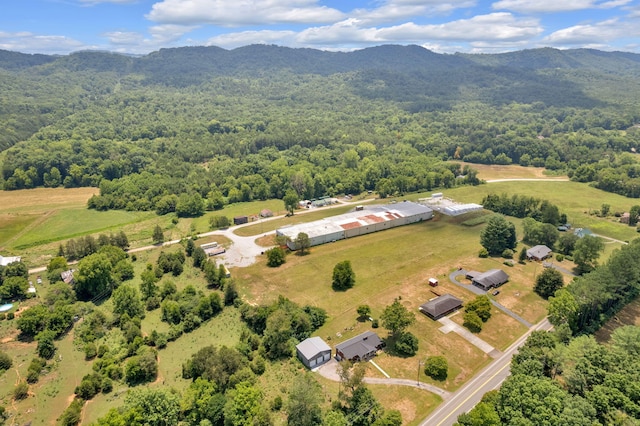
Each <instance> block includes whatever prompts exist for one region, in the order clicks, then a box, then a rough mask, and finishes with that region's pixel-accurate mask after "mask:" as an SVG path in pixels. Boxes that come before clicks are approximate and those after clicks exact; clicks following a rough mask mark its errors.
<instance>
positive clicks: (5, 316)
mask: <svg viewBox="0 0 640 426" xmlns="http://www.w3.org/2000/svg"><path fill="white" fill-rule="evenodd" d="M6 318H7V314H5V313H4V312H1V313H0V321H2V320H3V319H6Z"/></svg>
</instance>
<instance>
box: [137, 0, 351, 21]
mask: <svg viewBox="0 0 640 426" xmlns="http://www.w3.org/2000/svg"><path fill="white" fill-rule="evenodd" d="M343 17H344V15H343V13H342V12H340V11H339V10H336V9H332V8H329V7H326V6H319V5H318V4H317V1H316V0H163V1H161V2H159V3H156V4H154V5H153V6H152V8H151V12H149V14H147V15H146V18H147V19H149V20H151V21H155V22H162V23H172V24H186V25H198V24H214V25H219V26H222V27H234V26H242V25H260V24H285V23H289V24H292V23H323V22H334V21H336V20H339V19H342V18H343Z"/></svg>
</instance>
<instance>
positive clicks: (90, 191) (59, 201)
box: [0, 188, 100, 213]
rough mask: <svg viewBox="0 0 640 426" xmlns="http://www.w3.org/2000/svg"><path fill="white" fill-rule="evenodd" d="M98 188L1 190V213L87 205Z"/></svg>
mask: <svg viewBox="0 0 640 426" xmlns="http://www.w3.org/2000/svg"><path fill="white" fill-rule="evenodd" d="M99 192H100V190H99V189H98V188H35V189H22V190H19V191H0V213H44V212H46V211H49V210H59V209H67V208H70V207H73V208H75V207H79V206H85V207H86V205H87V201H88V200H89V198H91V196H92V195H94V194H98V193H99Z"/></svg>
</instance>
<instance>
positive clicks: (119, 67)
mask: <svg viewBox="0 0 640 426" xmlns="http://www.w3.org/2000/svg"><path fill="white" fill-rule="evenodd" d="M638 75H640V55H635V54H630V53H623V52H600V51H596V50H588V49H579V50H569V51H560V50H555V49H535V50H527V51H521V52H514V53H507V54H499V55H467V54H455V55H444V54H437V53H434V52H431V51H429V50H426V49H423V48H421V47H418V46H393V45H388V46H379V47H373V48H368V49H363V50H359V51H354V52H324V51H319V50H313V49H291V48H285V47H278V46H265V45H252V46H246V47H242V48H238V49H234V50H224V49H221V48H218V47H183V48H172V49H162V50H160V51H158V52H153V53H151V54H149V55H145V56H141V57H132V56H124V55H119V54H114V53H109V52H94V51H84V52H77V53H73V54H71V55H67V56H46V55H24V54H20V53H15V52H6V51H0V89H2V90H0V125H1V126H2V128H3V130H4V131H3V133H2V134H1V135H0V149H2V150H5V151H6V152H5V153H4V154H3V157H4V159H3V161H2V185H3V187H4V189H19V188H29V187H33V186H40V185H45V186H59V185H64V186H86V185H94V186H98V185H99V186H100V187H101V193H102V196H101V197H98V198H97V199H96V200H94V201H95V203H94V204H93V207H96V208H129V209H143V210H146V209H158V206H157V203H158V202H159V200H160V199H162V198H163V197H165V196H169V195H174V196H175V194H183V193H189V192H190V193H193V192H196V193H198V194H199V195H200V196H201V197H203V198H205V199H207V200H209V201H210V198H211V197H214V198H216V199H219V198H222V199H224V200H226V201H231V202H233V201H243V200H244V201H247V200H251V199H254V198H268V197H281V196H282V195H283V194H284V193H285V192H286V191H287V190H295V191H296V192H297V193H298V195H299V196H301V197H316V196H321V195H326V194H336V193H341V192H357V191H361V190H364V189H370V190H377V191H379V192H380V193H381V194H383V195H384V194H391V193H396V192H398V193H402V192H406V191H415V190H430V189H433V188H436V187H440V186H448V185H449V186H450V185H454V184H459V183H465V181H464V180H455V179H454V177H455V174H457V173H459V172H461V170H452V169H451V168H450V167H448V166H446V165H445V164H443V163H442V160H448V159H460V160H465V161H469V162H477V163H488V164H510V163H519V164H521V165H524V166H526V165H536V166H545V167H547V168H550V169H564V170H565V171H566V172H567V173H569V174H570V175H571V176H574V175H575V176H577V178H576V179H578V180H582V181H592V182H594V184H595V185H597V186H599V187H602V188H603V189H607V190H611V191H614V192H619V193H623V194H625V195H631V196H640V193H638V192H640V189H638V190H637V191H636V192H634V188H640V184H638V182H636V181H635V180H637V179H640V171H639V167H640V166H638V165H637V164H636V161H635V159H634V158H633V157H629V156H628V155H627V156H624V155H621V154H622V153H624V152H632V151H633V150H634V149H635V148H636V147H639V146H640V144H639V143H638V142H639V137H640V132H639V131H638V128H637V127H634V126H635V125H637V124H638V123H640V108H638V99H640V96H639V95H640V80H639V79H638V78H637V76H638ZM10 147H12V148H10ZM8 148H10V149H8ZM603 158H606V159H608V160H607V162H606V163H603V161H602V159H603ZM585 167H586V168H587V169H586V170H585ZM611 176H614V177H613V178H612V177H611ZM151 177H153V179H152V178H151ZM471 181H472V182H474V181H475V177H474V176H472V177H471ZM467 183H469V182H467ZM168 203H169V207H170V208H171V205H173V204H175V202H174V201H168ZM215 204H219V203H217V202H216V203H215ZM159 210H162V211H165V209H159ZM170 211H171V210H170Z"/></svg>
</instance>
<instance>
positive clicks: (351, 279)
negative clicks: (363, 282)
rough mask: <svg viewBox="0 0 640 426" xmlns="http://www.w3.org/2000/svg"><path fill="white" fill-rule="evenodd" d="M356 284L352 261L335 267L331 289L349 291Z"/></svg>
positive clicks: (339, 263) (343, 262) (344, 261)
mask: <svg viewBox="0 0 640 426" xmlns="http://www.w3.org/2000/svg"><path fill="white" fill-rule="evenodd" d="M355 283H356V273H355V272H354V271H353V269H352V268H351V261H349V260H343V261H342V262H338V263H337V264H336V266H334V267H333V278H332V280H331V287H332V288H333V289H334V290H337V291H344V290H348V289H350V288H351V287H353V286H354V285H355Z"/></svg>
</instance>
